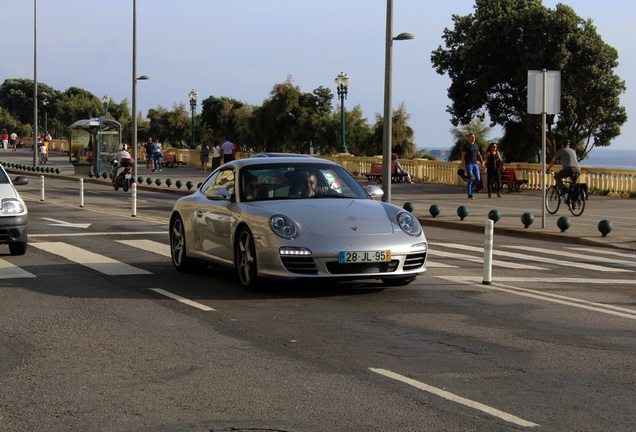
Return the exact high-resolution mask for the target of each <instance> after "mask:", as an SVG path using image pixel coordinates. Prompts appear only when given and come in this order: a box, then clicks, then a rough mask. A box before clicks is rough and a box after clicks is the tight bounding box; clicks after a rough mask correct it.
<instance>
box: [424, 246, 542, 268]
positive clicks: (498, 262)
mask: <svg viewBox="0 0 636 432" xmlns="http://www.w3.org/2000/svg"><path fill="white" fill-rule="evenodd" d="M428 254H429V256H430V255H432V256H434V257H435V256H438V257H443V258H454V259H458V260H463V261H470V262H475V263H478V264H483V262H484V259H483V257H475V256H471V255H466V254H458V253H453V252H444V251H441V250H438V249H435V250H431V249H430V248H429V249H428ZM492 265H493V266H497V267H504V268H507V269H516V270H548V269H547V268H544V267H537V266H533V265H529V264H520V263H515V262H509V261H501V260H492Z"/></svg>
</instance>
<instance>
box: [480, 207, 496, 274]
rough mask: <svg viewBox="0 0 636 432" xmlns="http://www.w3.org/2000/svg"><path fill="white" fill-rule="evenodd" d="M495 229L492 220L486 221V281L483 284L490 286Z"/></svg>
mask: <svg viewBox="0 0 636 432" xmlns="http://www.w3.org/2000/svg"><path fill="white" fill-rule="evenodd" d="M494 227H495V223H494V222H493V221H492V220H491V219H488V220H486V232H485V238H484V280H483V281H482V282H481V283H482V284H484V285H490V283H491V282H492V245H493V232H494Z"/></svg>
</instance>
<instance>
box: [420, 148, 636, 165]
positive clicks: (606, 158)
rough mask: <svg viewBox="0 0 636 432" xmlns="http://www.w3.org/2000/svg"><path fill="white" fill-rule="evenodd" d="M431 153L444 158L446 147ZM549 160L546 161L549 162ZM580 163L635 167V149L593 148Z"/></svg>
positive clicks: (446, 152)
mask: <svg viewBox="0 0 636 432" xmlns="http://www.w3.org/2000/svg"><path fill="white" fill-rule="evenodd" d="M429 151H430V152H431V154H433V155H435V156H437V157H438V158H440V160H446V156H447V155H448V152H449V150H448V149H439V148H438V149H431V150H429ZM549 162H550V161H546V163H549ZM580 163H581V165H583V166H591V167H594V168H618V169H636V149H613V148H611V147H596V148H594V149H593V150H592V151H591V152H590V154H589V155H588V158H587V159H584V160H582V161H581V162H580Z"/></svg>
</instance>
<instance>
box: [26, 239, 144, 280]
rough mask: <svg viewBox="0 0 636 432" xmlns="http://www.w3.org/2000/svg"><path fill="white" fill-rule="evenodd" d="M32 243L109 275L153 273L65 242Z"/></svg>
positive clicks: (34, 245)
mask: <svg viewBox="0 0 636 432" xmlns="http://www.w3.org/2000/svg"><path fill="white" fill-rule="evenodd" d="M30 245H31V246H33V247H36V248H38V249H41V250H43V251H46V252H49V253H52V254H54V255H58V256H61V257H62V258H65V259H67V260H69V261H73V262H75V263H78V264H81V265H83V266H86V267H89V268H91V269H93V270H96V271H98V272H100V273H104V274H107V275H109V276H122V275H141V274H152V273H150V272H149V271H146V270H143V269H140V268H137V267H133V266H131V265H129V264H126V263H123V262H120V261H117V260H114V259H112V258H108V257H106V256H104V255H99V254H96V253H93V252H90V251H88V250H86V249H82V248H78V247H75V246H72V245H69V244H67V243H63V242H35V243H30Z"/></svg>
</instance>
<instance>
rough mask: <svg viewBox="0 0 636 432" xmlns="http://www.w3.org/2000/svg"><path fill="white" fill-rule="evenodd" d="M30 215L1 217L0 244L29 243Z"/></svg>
mask: <svg viewBox="0 0 636 432" xmlns="http://www.w3.org/2000/svg"><path fill="white" fill-rule="evenodd" d="M28 222H29V216H28V215H20V216H0V244H9V243H23V242H25V241H27V225H28Z"/></svg>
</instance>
